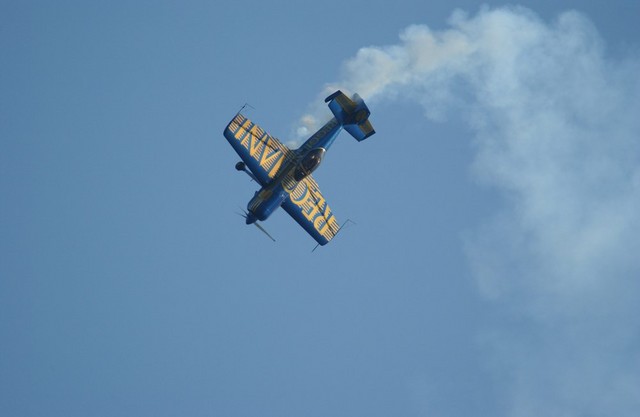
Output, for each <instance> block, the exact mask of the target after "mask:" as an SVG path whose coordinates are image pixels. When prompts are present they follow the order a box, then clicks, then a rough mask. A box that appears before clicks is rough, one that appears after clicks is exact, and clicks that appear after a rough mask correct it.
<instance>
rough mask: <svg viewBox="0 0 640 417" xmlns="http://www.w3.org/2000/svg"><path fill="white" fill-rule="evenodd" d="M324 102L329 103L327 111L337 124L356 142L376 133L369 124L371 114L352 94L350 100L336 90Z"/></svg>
mask: <svg viewBox="0 0 640 417" xmlns="http://www.w3.org/2000/svg"><path fill="white" fill-rule="evenodd" d="M324 102H325V103H329V109H331V111H332V112H333V114H334V116H335V117H336V119H337V120H338V122H339V123H340V124H341V125H342V126H343V127H344V129H345V130H346V131H347V132H349V134H351V136H353V137H354V138H355V139H356V140H357V141H358V142H361V141H363V140H365V139H366V138H368V137H369V136H371V135H373V134H374V133H376V131H375V130H373V126H372V125H371V122H369V115H370V114H371V112H370V111H369V108H368V107H367V105H366V104H365V103H364V100H362V98H360V96H359V95H357V94H354V95H353V97H352V98H349V97H347V96H346V95H345V94H344V93H343V92H342V91H340V90H338V91H336V92H335V93H333V94H331V95H330V96H329V97H327V98H326V99H325V100H324Z"/></svg>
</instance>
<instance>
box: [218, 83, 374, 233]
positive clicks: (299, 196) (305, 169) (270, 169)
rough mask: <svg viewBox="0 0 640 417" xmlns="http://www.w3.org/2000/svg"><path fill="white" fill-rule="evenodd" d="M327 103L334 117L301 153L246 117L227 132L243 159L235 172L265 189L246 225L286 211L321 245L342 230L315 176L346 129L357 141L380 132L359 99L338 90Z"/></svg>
mask: <svg viewBox="0 0 640 417" xmlns="http://www.w3.org/2000/svg"><path fill="white" fill-rule="evenodd" d="M325 102H327V103H328V105H329V109H330V110H331V111H332V112H333V114H334V117H333V118H332V119H331V120H329V121H328V122H327V123H326V124H325V125H324V126H322V127H321V128H320V129H319V130H318V131H317V132H316V133H314V134H313V135H312V136H311V137H310V138H309V139H308V140H307V141H306V142H304V143H303V144H302V146H300V147H299V148H298V149H289V148H288V147H287V146H285V145H283V144H282V143H281V142H280V141H279V140H278V139H276V138H275V137H273V136H271V135H270V134H268V133H267V132H266V131H264V130H263V129H262V128H261V127H260V126H258V125H256V124H255V123H253V122H252V121H251V120H249V119H247V118H246V117H245V116H244V115H243V114H241V113H238V114H236V116H235V117H234V118H233V119H232V120H231V122H229V124H228V125H227V127H226V128H225V130H224V136H225V138H226V139H227V140H228V141H229V143H230V144H231V146H232V147H233V149H234V150H235V151H236V152H237V153H238V155H239V156H240V158H241V159H242V162H241V163H238V164H237V165H236V168H237V169H238V170H243V171H246V172H247V174H249V175H250V176H251V178H253V179H254V180H256V181H257V182H258V183H259V184H260V186H261V188H260V190H258V191H256V193H255V195H254V196H253V198H252V199H251V200H250V201H249V204H248V205H247V216H246V222H247V224H251V223H254V222H256V221H258V220H260V221H263V220H266V219H267V218H268V217H269V216H270V215H271V214H272V213H273V212H274V211H275V210H277V209H278V207H282V208H284V210H285V211H286V212H287V213H289V215H290V216H291V217H293V219H294V220H295V221H296V222H298V224H300V226H302V227H303V228H304V229H305V230H306V231H307V232H308V233H309V234H310V235H311V236H312V237H313V238H314V239H315V240H316V241H317V242H318V243H319V244H320V245H325V244H327V243H328V242H329V241H330V240H331V239H333V238H334V237H335V235H336V234H337V233H338V231H339V230H340V226H339V224H338V221H337V220H336V218H335V216H334V215H333V212H332V211H331V209H330V208H329V205H328V204H327V201H326V199H325V198H324V196H323V195H322V193H321V192H320V188H319V187H318V183H316V181H315V180H314V179H313V177H312V176H311V173H312V172H313V171H314V170H315V169H316V168H317V167H318V166H319V165H320V163H321V162H322V159H323V157H324V155H325V153H326V151H327V150H328V149H329V148H330V147H331V145H332V144H333V142H334V141H335V139H336V137H337V136H338V134H339V133H340V131H341V130H342V129H343V128H344V129H345V130H346V131H347V132H349V133H350V134H351V135H352V136H353V137H354V138H355V139H356V140H358V141H362V140H365V139H367V138H368V137H370V136H371V135H373V134H374V133H375V131H374V130H373V127H372V126H371V123H370V122H369V114H370V111H369V109H368V107H367V106H366V104H365V103H364V101H363V100H362V99H361V98H360V97H359V96H358V95H357V94H355V95H354V96H353V97H352V98H349V97H348V96H346V95H345V94H344V93H342V92H341V91H336V92H335V93H333V94H331V95H330V96H329V97H327V98H326V100H325ZM247 168H248V171H247Z"/></svg>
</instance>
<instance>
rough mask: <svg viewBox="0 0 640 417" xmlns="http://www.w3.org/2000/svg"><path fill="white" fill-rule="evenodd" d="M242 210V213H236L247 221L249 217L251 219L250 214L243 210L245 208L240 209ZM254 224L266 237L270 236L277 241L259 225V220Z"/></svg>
mask: <svg viewBox="0 0 640 417" xmlns="http://www.w3.org/2000/svg"><path fill="white" fill-rule="evenodd" d="M240 210H242V213H238V212H236V214H237V215H238V216H240V217H243V218H244V219H245V220H246V219H247V217H249V213H248V212H247V211H246V210H245V209H243V208H240ZM253 224H254V225H255V226H256V227H257V228H258V229H260V230H261V231H262V233H264V234H265V235H267V236H269V239H271V240H273V241H274V242H275V241H276V240H275V239H274V238H273V236H271V235H270V234H269V232H267V231H266V230H265V228H264V227H262V225H261V224H260V223H258V221H257V220H256V221H255V222H253Z"/></svg>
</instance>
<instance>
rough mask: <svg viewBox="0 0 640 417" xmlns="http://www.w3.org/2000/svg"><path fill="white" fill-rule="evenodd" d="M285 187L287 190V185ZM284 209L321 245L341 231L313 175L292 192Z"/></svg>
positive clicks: (299, 183) (284, 204)
mask: <svg viewBox="0 0 640 417" xmlns="http://www.w3.org/2000/svg"><path fill="white" fill-rule="evenodd" d="M284 185H285V188H287V187H286V185H287V184H284ZM282 208H284V209H285V211H286V212H287V213H289V215H290V216H291V217H293V219H294V220H295V221H296V222H298V224H299V225H300V226H302V228H303V229H304V230H306V231H307V233H309V234H310V235H311V237H313V238H314V239H315V240H316V242H318V243H319V244H321V245H326V244H327V243H328V242H329V241H330V240H331V239H333V238H334V236H335V235H336V234H337V233H338V230H340V226H339V225H338V221H337V220H336V218H335V216H334V215H333V213H332V212H331V209H330V208H329V205H328V204H327V201H326V200H325V198H324V197H323V196H322V193H321V192H320V189H319V188H318V183H317V182H316V181H315V180H314V179H313V178H312V177H311V175H309V176H307V177H305V178H304V179H303V180H302V181H300V182H298V184H297V185H296V186H295V188H294V189H293V190H292V191H290V193H289V197H287V199H286V200H285V201H284V203H282Z"/></svg>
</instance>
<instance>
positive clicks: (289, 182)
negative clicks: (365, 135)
mask: <svg viewBox="0 0 640 417" xmlns="http://www.w3.org/2000/svg"><path fill="white" fill-rule="evenodd" d="M340 130H342V125H341V124H340V123H339V122H338V120H336V118H335V117H334V118H333V119H331V120H329V121H328V122H327V123H325V125H324V126H322V127H321V128H320V129H319V130H318V131H317V132H316V133H314V134H313V135H312V136H311V137H310V138H309V139H307V140H306V141H305V143H303V144H302V146H300V147H299V148H298V149H296V150H295V151H293V153H292V155H293V157H292V158H291V159H290V160H288V161H285V163H283V164H282V166H281V168H280V170H279V171H278V173H277V174H276V176H275V177H274V179H273V180H272V181H271V182H269V183H267V184H266V185H264V186H263V187H262V188H261V189H260V190H258V191H256V193H255V195H254V196H253V198H252V199H251V200H250V201H249V204H247V211H248V212H249V214H248V215H247V217H246V223H247V224H251V223H253V222H255V221H256V220H260V221H264V220H266V219H267V218H268V217H269V216H271V214H272V213H273V212H274V211H276V210H277V209H278V207H280V206H281V205H282V203H283V202H284V201H285V200H286V198H287V196H288V195H289V194H290V193H291V191H293V190H294V189H295V188H296V185H297V184H298V182H299V181H302V180H303V179H304V178H305V177H306V176H307V175H309V174H310V173H311V172H312V171H314V170H315V169H317V168H318V166H319V165H320V163H321V161H322V156H324V153H325V152H326V151H327V150H328V149H329V148H330V147H331V145H333V142H334V141H335V139H336V137H338V134H339V133H340Z"/></svg>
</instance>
